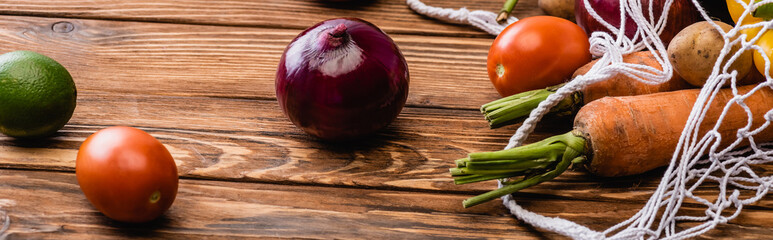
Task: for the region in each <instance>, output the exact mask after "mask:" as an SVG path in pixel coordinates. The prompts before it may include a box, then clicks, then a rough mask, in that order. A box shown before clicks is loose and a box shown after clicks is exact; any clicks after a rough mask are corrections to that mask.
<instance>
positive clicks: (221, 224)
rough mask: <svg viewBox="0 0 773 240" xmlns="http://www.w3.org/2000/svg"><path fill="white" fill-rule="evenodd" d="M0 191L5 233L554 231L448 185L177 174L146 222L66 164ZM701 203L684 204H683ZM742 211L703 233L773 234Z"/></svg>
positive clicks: (590, 205) (567, 206)
mask: <svg viewBox="0 0 773 240" xmlns="http://www.w3.org/2000/svg"><path fill="white" fill-rule="evenodd" d="M0 195H2V196H5V197H7V198H8V199H9V200H6V201H2V202H0V205H2V209H3V210H5V211H7V213H8V215H9V216H10V217H11V223H12V225H11V228H10V229H9V231H8V236H7V237H9V238H10V239H17V238H18V239H28V238H35V239H73V238H84V237H88V238H155V239H189V238H196V239H199V238H211V239H233V238H237V239H240V238H307V239H331V238H336V239H340V238H345V239H375V238H378V239H447V238H453V239H481V238H502V239H538V238H557V237H558V236H556V235H555V234H553V233H549V232H545V231H542V230H539V229H534V228H531V227H529V226H528V225H525V224H522V223H520V222H519V221H517V220H516V219H514V218H513V217H511V216H509V215H507V214H506V209H504V208H503V207H502V206H501V205H500V204H498V203H495V202H490V203H487V204H484V205H481V206H479V207H476V208H474V209H461V207H460V206H459V205H458V201H460V200H461V199H463V198H465V197H467V196H465V195H455V194H429V193H418V192H404V191H383V190H366V189H351V188H328V187H309V186H291V185H276V184H254V183H232V182H213V181H200V180H197V181H192V180H183V181H181V184H180V190H179V193H178V197H177V199H176V201H175V203H174V204H173V205H172V208H170V210H169V211H168V212H167V213H166V214H164V215H163V216H162V217H161V218H160V219H158V220H156V221H154V222H151V223H148V224H143V225H129V224H122V223H118V222H115V221H112V220H110V219H108V218H106V217H104V216H103V215H102V214H101V213H99V212H98V211H96V210H95V209H94V208H93V207H92V206H91V205H90V204H89V203H88V201H87V200H86V199H85V197H84V196H83V194H82V193H81V192H80V189H79V188H78V185H77V182H76V180H75V176H74V175H73V174H71V173H52V172H33V171H15V170H2V171H0ZM52 198H56V201H51V199H52ZM518 200H519V202H520V203H521V204H524V205H525V206H528V207H530V208H532V209H535V210H537V211H541V212H542V213H544V214H546V215H547V216H551V217H553V216H561V217H565V218H567V219H569V220H573V221H577V222H579V223H581V224H586V225H589V226H591V228H593V229H597V230H598V229H601V228H603V227H606V226H609V225H612V224H614V223H616V222H618V221H621V220H624V219H625V218H626V217H627V216H630V215H632V214H633V213H635V211H636V209H637V208H638V207H637V206H636V204H631V203H627V202H616V203H609V202H596V201H577V200H574V201H567V200H563V199H554V198H541V197H539V198H530V197H525V198H519V199H518ZM700 211H701V210H699V209H695V208H692V207H690V206H686V207H685V208H684V212H700ZM768 211H769V210H768ZM746 213H747V214H745V215H744V216H742V217H739V218H738V219H735V220H733V221H731V222H730V223H729V224H725V225H722V226H721V227H719V228H718V229H715V230H712V231H710V232H709V233H708V234H707V235H705V236H703V237H702V238H705V239H713V238H725V237H728V236H737V233H740V232H742V233H743V236H745V237H748V238H750V239H751V238H757V239H763V238H764V237H765V236H769V235H770V234H773V228H770V227H769V226H766V225H764V223H763V222H760V220H761V219H760V218H765V217H769V216H770V213H766V212H765V211H761V210H755V209H748V210H747V211H746ZM761 223H762V224H761ZM687 226H690V224H682V225H679V226H678V227H687Z"/></svg>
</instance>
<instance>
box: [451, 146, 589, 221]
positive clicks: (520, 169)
mask: <svg viewBox="0 0 773 240" xmlns="http://www.w3.org/2000/svg"><path fill="white" fill-rule="evenodd" d="M587 151H588V149H586V148H585V138H583V137H582V135H581V134H580V133H578V132H575V131H572V132H568V133H566V134H562V135H557V136H553V137H550V138H547V139H545V140H542V141H539V142H536V143H532V144H529V145H524V146H520V147H516V148H511V149H507V150H502V151H497V152H484V153H471V154H469V157H468V158H463V159H460V160H463V161H462V162H464V163H465V164H464V166H461V165H460V164H459V161H460V160H457V167H456V168H451V169H450V172H451V175H452V176H453V177H454V183H456V184H465V183H473V182H480V181H486V180H493V179H507V178H514V177H521V176H523V179H519V180H515V181H509V182H503V184H504V186H503V187H502V188H499V189H496V190H494V191H490V192H487V193H484V194H481V195H478V196H475V197H472V198H469V199H467V200H464V202H462V205H463V206H464V207H465V208H467V207H472V206H475V205H478V204H481V203H484V202H488V201H491V200H493V199H496V198H498V197H501V196H504V195H507V194H511V193H514V192H517V191H519V190H521V189H524V188H527V187H530V186H534V185H537V184H539V183H541V182H545V181H548V180H550V179H553V178H555V177H557V176H558V175H560V174H561V173H563V172H564V171H566V169H567V168H569V166H570V165H571V164H572V163H577V164H579V163H582V162H584V161H585V155H586V153H587Z"/></svg>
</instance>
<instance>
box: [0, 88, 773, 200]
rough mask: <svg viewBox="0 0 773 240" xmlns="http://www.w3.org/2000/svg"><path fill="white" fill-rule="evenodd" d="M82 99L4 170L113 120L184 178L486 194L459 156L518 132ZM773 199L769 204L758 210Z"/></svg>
mask: <svg viewBox="0 0 773 240" xmlns="http://www.w3.org/2000/svg"><path fill="white" fill-rule="evenodd" d="M79 101H80V102H79V105H78V107H77V108H76V113H75V115H74V116H75V117H74V118H73V119H72V120H71V122H70V125H68V126H67V127H66V128H65V129H64V130H62V131H61V133H60V134H59V135H57V136H55V137H53V138H51V139H49V140H46V141H31V142H27V141H19V140H14V139H11V138H7V137H3V138H0V150H2V152H3V155H0V167H2V168H12V169H37V170H56V171H68V172H71V171H73V169H74V161H75V155H76V153H77V148H78V147H79V145H80V143H81V142H82V141H83V140H84V139H85V138H86V137H87V136H88V135H90V134H91V133H93V132H95V131H97V130H99V129H101V128H103V127H106V126H112V125H132V126H136V127H140V128H142V129H144V130H146V131H148V132H149V133H151V134H152V135H154V136H155V137H157V138H158V139H160V140H161V141H162V142H163V143H164V144H166V146H167V147H168V149H169V150H170V151H171V152H172V154H173V156H174V157H175V159H176V161H177V164H178V169H179V173H180V175H181V176H182V177H183V178H189V179H216V180H221V181H240V182H261V183H275V184H301V185H308V186H345V187H353V188H371V189H384V190H405V191H419V192H435V193H465V194H479V193H482V192H485V191H488V190H492V189H493V188H494V185H493V183H491V182H488V183H479V184H470V185H461V186H457V185H453V183H452V181H451V179H450V176H449V174H448V168H449V167H452V166H453V162H452V161H451V160H453V159H456V158H460V157H462V156H465V155H466V154H467V153H468V152H474V151H493V150H498V149H500V148H501V147H502V145H503V144H504V143H505V142H506V141H507V138H508V137H509V132H511V131H512V130H513V129H514V126H511V127H508V128H506V129H505V130H502V129H498V130H491V129H487V128H486V126H485V123H484V122H483V121H482V120H480V119H479V117H478V116H477V114H478V113H477V112H474V111H467V110H449V109H431V108H428V109H422V108H406V109H405V110H404V112H403V113H402V114H401V115H400V116H399V117H398V119H397V120H396V121H395V122H394V124H392V125H391V126H390V127H388V128H387V129H386V130H384V131H382V132H380V133H379V134H377V135H375V136H373V137H370V138H367V139H364V140H361V141H358V142H357V143H347V144H331V143H323V142H319V141H316V140H315V139H312V138H310V137H309V136H307V135H306V134H304V133H303V132H301V131H300V130H299V129H297V128H295V127H294V126H293V125H292V124H291V123H290V122H289V121H288V120H287V119H286V118H285V117H284V116H283V115H282V113H281V110H279V107H278V105H277V104H276V102H274V101H268V100H245V99H225V98H196V97H169V96H152V95H132V94H121V95H116V94H105V93H91V92H85V93H82V94H81V95H80V96H79ZM566 125H567V126H568V122H567V124H566ZM556 126H561V124H560V123H557V122H554V123H551V124H545V125H542V126H541V127H540V131H539V132H537V133H536V134H534V135H533V136H532V137H531V138H530V141H535V140H538V139H542V138H544V137H546V136H548V135H551V134H553V133H552V132H565V131H568V130H569V129H560V128H557V127H556ZM771 172H773V167H770V166H762V167H761V168H759V169H758V173H759V174H761V175H765V174H769V173H771ZM661 175H662V171H653V172H649V173H647V174H644V175H637V176H632V177H626V178H610V179H606V178H597V177H593V176H592V175H589V174H587V173H586V172H585V171H582V170H577V171H568V172H566V173H565V174H563V175H562V176H560V177H559V178H557V179H555V180H554V181H550V182H546V183H543V184H540V185H538V186H535V187H533V188H531V189H527V190H524V191H522V192H520V193H519V196H530V197H534V198H545V199H546V198H558V199H563V200H568V201H574V200H577V201H594V202H609V203H624V202H625V203H631V204H638V205H640V206H641V205H643V204H644V203H645V202H646V201H647V199H648V198H649V196H650V194H651V193H652V191H654V189H655V188H656V187H657V184H658V182H659V180H660V177H661ZM717 193H718V192H717V190H716V187H711V186H706V187H701V188H699V189H698V190H697V191H696V192H695V194H696V195H698V196H704V197H706V198H709V197H710V196H712V195H714V196H716V194H717ZM690 204H692V206H697V204H696V203H690ZM772 205H773V203H771V202H770V201H763V202H761V203H760V204H759V205H758V206H759V207H762V208H765V209H772V208H773V206H772ZM553 207H556V206H553ZM752 208H753V206H752Z"/></svg>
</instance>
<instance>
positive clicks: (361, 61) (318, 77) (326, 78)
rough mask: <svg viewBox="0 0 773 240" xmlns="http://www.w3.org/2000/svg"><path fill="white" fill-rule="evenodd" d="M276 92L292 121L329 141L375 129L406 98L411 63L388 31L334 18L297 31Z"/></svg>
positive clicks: (281, 64) (278, 75)
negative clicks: (408, 62)
mask: <svg viewBox="0 0 773 240" xmlns="http://www.w3.org/2000/svg"><path fill="white" fill-rule="evenodd" d="M276 96H277V99H278V101H279V105H281V106H282V110H283V111H284V112H285V115H287V117H288V118H290V121H292V122H293V123H294V124H295V125H296V126H298V127H299V128H301V129H303V131H305V132H306V133H308V134H311V135H313V136H316V137H319V138H321V139H325V140H347V139H352V138H357V137H361V136H364V135H367V134H371V133H373V132H375V131H377V130H379V129H381V128H383V127H385V126H386V125H388V124H389V123H390V122H392V121H393V120H394V119H395V118H396V117H397V115H398V114H399V113H400V110H402V108H403V106H404V105H405V100H406V99H407V98H408V65H407V64H406V62H405V58H404V57H403V55H402V53H400V50H399V49H398V48H397V46H396V45H395V43H394V42H393V41H392V39H391V38H389V36H387V35H386V33H384V32H383V31H381V29H379V28H378V27H376V26H375V25H373V24H371V23H369V22H366V21H364V20H361V19H356V18H340V19H330V20H326V21H323V22H321V23H318V24H317V25H314V26H312V27H310V28H308V29H306V30H305V31H303V32H302V33H301V34H299V35H298V36H297V37H296V38H295V39H294V40H293V41H292V42H291V43H290V44H289V45H288V46H287V48H286V49H285V52H284V54H283V55H282V59H281V60H280V62H279V68H278V69H277V73H276Z"/></svg>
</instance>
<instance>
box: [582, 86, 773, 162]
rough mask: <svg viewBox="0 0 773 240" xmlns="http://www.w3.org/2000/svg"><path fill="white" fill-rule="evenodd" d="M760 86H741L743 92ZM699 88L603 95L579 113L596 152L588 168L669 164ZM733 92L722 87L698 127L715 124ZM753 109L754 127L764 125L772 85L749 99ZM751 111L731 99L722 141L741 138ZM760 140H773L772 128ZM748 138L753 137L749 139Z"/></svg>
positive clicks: (771, 102)
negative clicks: (638, 93)
mask: <svg viewBox="0 0 773 240" xmlns="http://www.w3.org/2000/svg"><path fill="white" fill-rule="evenodd" d="M753 87H755V86H744V87H740V88H739V89H738V91H739V94H745V93H747V92H749V91H750V90H751V89H752V88H753ZM699 92H700V90H698V89H694V90H682V91H676V92H670V93H657V94H653V95H649V96H646V95H645V96H636V97H616V98H602V99H599V100H597V101H594V102H592V103H590V104H588V105H586V106H585V107H583V109H582V110H580V112H578V113H577V116H576V117H575V121H574V126H575V129H576V130H577V131H579V132H581V133H583V135H582V137H583V138H585V139H586V140H587V144H588V145H589V147H586V148H588V149H592V151H593V152H592V153H589V154H590V155H592V156H593V159H591V161H590V162H588V164H587V166H588V170H589V171H590V172H592V173H594V174H596V175H599V176H608V177H613V176H626V175H633V174H639V173H643V172H646V171H649V170H652V169H655V168H657V167H661V166H664V165H666V164H668V163H669V161H670V160H671V155H672V154H673V152H674V150H675V147H676V145H677V143H678V141H679V136H680V135H681V133H682V128H683V127H684V125H685V124H686V123H687V118H688V117H689V114H690V111H691V110H692V107H693V104H694V103H695V100H696V99H697V98H698V94H699ZM732 98H733V92H732V89H723V90H720V91H719V92H718V93H717V96H716V97H715V99H714V101H713V102H712V104H711V105H710V106H709V107H708V112H707V113H706V117H705V119H704V120H703V122H702V123H701V125H700V127H699V128H698V136H703V135H704V134H706V132H708V131H709V130H710V129H712V128H713V127H714V125H715V124H716V121H717V119H718V118H719V116H720V114H722V111H723V109H724V107H725V105H726V104H727V102H728V101H730V100H731V99H732ZM744 102H745V103H746V104H747V106H748V107H749V108H750V110H751V112H752V115H753V116H754V118H753V120H752V129H754V128H757V127H759V126H761V125H762V124H763V123H764V122H765V119H764V118H763V116H764V115H765V113H766V112H767V111H769V110H771V108H773V91H771V89H770V88H767V87H764V88H761V89H760V90H759V91H757V92H755V93H754V94H752V95H751V96H749V98H747V99H746V100H745V101H744ZM747 120H748V118H747V115H746V112H745V111H744V109H743V108H741V107H740V106H738V105H737V104H733V105H731V107H730V108H729V109H728V113H727V115H726V117H725V118H724V119H723V122H722V125H721V126H720V128H718V133H719V134H720V135H721V136H722V142H721V143H720V145H721V146H727V145H728V144H730V143H731V142H732V141H735V140H736V133H737V130H738V129H740V128H742V127H744V126H745V125H746V124H747ZM755 140H757V141H765V142H766V141H773V128H767V129H766V130H765V131H762V132H760V133H759V134H757V135H755ZM744 143H748V142H747V141H744Z"/></svg>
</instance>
